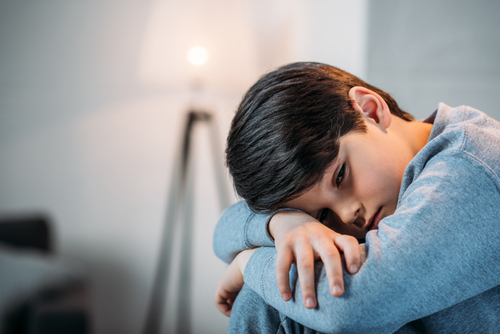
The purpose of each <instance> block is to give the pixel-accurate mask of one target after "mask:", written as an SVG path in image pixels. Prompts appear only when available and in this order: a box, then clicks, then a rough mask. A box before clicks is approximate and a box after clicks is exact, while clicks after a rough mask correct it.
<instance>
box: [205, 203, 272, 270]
mask: <svg viewBox="0 0 500 334" xmlns="http://www.w3.org/2000/svg"><path fill="white" fill-rule="evenodd" d="M270 217H272V214H270V215H263V214H255V213H253V212H252V211H251V210H250V208H249V207H248V205H247V204H246V202H245V201H240V202H238V203H236V204H233V205H232V206H230V207H229V208H227V209H226V210H225V211H224V212H223V213H222V215H221V217H220V219H219V222H218V223H217V226H216V227H215V231H214V238H213V248H214V252H215V254H216V255H217V256H218V257H219V258H220V259H221V260H223V261H224V262H226V263H231V261H232V260H233V259H234V258H235V257H236V255H237V254H238V253H239V252H241V251H242V250H244V249H249V248H254V247H259V246H268V247H272V246H274V241H273V239H272V238H271V237H270V236H269V234H268V230H267V224H268V221H269V219H270Z"/></svg>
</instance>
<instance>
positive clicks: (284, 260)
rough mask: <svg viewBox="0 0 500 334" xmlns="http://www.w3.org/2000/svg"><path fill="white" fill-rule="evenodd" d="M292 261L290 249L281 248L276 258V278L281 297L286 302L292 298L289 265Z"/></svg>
mask: <svg viewBox="0 0 500 334" xmlns="http://www.w3.org/2000/svg"><path fill="white" fill-rule="evenodd" d="M292 262H293V253H292V250H291V249H290V248H289V247H283V248H281V249H280V250H279V251H278V257H277V259H276V280H277V282H278V289H279V291H280V295H281V298H282V299H283V300H284V301H286V302H287V301H289V300H290V299H292V290H291V289H290V267H291V266H292Z"/></svg>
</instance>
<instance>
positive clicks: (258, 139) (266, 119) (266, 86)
mask: <svg viewBox="0 0 500 334" xmlns="http://www.w3.org/2000/svg"><path fill="white" fill-rule="evenodd" d="M354 86H362V87H366V88H368V89H371V90H372V91H374V92H376V93H378V94H379V95H380V96H381V97H382V98H383V99H384V100H385V101H386V103H387V105H388V106H389V109H390V111H391V113H392V114H394V115H396V116H398V117H400V118H402V119H404V120H406V121H411V120H412V119H413V117H412V116H411V115H410V114H408V113H406V112H404V111H402V110H401V109H400V108H399V107H398V104H397V103H396V101H394V99H393V98H392V97H391V96H390V95H389V94H387V93H386V92H384V91H382V90H380V89H378V88H376V87H374V86H371V85H369V84H367V83H366V82H364V81H363V80H361V79H359V78H358V77H356V76H354V75H352V74H350V73H347V72H345V71H342V70H341V69H338V68H336V67H333V66H329V65H326V64H321V63H312V62H300V63H293V64H289V65H286V66H283V67H281V68H279V69H277V70H275V71H272V72H269V73H267V74H266V75H264V76H263V77H261V78H260V79H259V80H258V81H257V82H256V83H255V84H254V85H253V86H252V87H251V88H250V89H249V90H248V92H247V93H246V94H245V96H244V97H243V100H242V102H241V103H240V105H239V107H238V108H237V110H236V114H235V116H234V118H233V121H232V124H231V129H230V132H229V135H228V138H227V148H226V164H227V166H228V168H229V172H230V173H231V175H232V177H233V182H234V187H235V189H236V192H237V193H238V195H239V196H241V197H242V198H243V199H245V200H246V201H247V203H248V205H249V207H250V208H251V209H252V210H253V211H255V212H270V211H272V210H275V209H277V208H279V207H280V205H282V204H283V203H284V202H286V201H289V200H292V199H293V198H296V197H298V196H299V195H301V194H302V193H304V192H305V191H307V190H308V189H310V188H311V187H312V186H314V184H315V183H316V182H318V181H319V180H320V179H321V178H322V176H323V174H324V171H325V169H326V167H327V166H328V165H329V164H330V163H331V162H333V161H334V160H335V159H336V157H337V155H338V151H339V138H340V137H341V136H343V135H345V134H347V133H348V132H349V131H353V130H354V131H363V132H364V131H366V128H365V125H364V122H363V119H362V116H361V115H360V114H359V113H358V112H356V111H354V109H353V108H352V106H351V101H350V100H349V90H350V89H351V88H352V87H354Z"/></svg>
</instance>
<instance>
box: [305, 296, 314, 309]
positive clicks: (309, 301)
mask: <svg viewBox="0 0 500 334" xmlns="http://www.w3.org/2000/svg"><path fill="white" fill-rule="evenodd" d="M306 307H314V299H312V298H307V299H306Z"/></svg>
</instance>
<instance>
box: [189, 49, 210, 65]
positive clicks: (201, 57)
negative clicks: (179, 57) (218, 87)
mask: <svg viewBox="0 0 500 334" xmlns="http://www.w3.org/2000/svg"><path fill="white" fill-rule="evenodd" d="M188 59H189V62H190V63H191V64H193V65H203V64H204V63H205V62H206V61H207V59H208V52H207V50H206V49H205V48H204V47H202V46H193V47H192V48H191V49H189V52H188Z"/></svg>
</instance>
